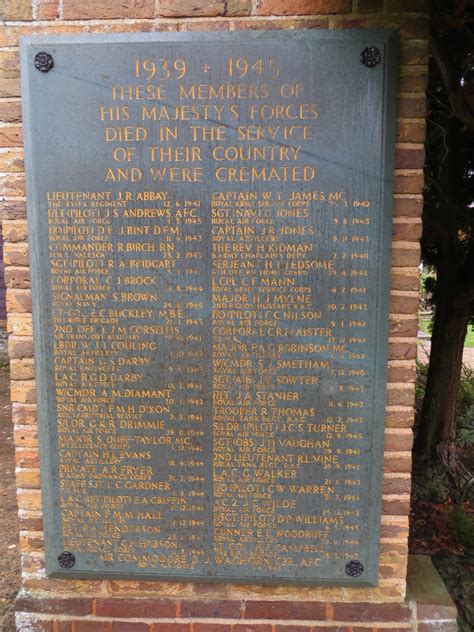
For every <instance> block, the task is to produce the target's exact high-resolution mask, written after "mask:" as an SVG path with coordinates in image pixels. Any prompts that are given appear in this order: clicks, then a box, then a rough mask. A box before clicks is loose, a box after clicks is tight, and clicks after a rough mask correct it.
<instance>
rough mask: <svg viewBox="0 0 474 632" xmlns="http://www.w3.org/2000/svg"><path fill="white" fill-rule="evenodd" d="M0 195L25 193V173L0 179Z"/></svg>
mask: <svg viewBox="0 0 474 632" xmlns="http://www.w3.org/2000/svg"><path fill="white" fill-rule="evenodd" d="M0 195H6V196H9V195H11V196H18V195H25V178H24V176H23V174H21V175H20V174H15V175H12V176H10V175H6V176H3V177H2V179H1V181H0Z"/></svg>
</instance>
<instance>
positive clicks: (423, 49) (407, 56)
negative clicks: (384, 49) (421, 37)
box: [399, 40, 429, 90]
mask: <svg viewBox="0 0 474 632" xmlns="http://www.w3.org/2000/svg"><path fill="white" fill-rule="evenodd" d="M428 60H429V46H428V41H413V40H406V41H402V46H401V51H400V65H401V66H405V65H412V66H426V65H427V64H428ZM399 90H400V88H399Z"/></svg>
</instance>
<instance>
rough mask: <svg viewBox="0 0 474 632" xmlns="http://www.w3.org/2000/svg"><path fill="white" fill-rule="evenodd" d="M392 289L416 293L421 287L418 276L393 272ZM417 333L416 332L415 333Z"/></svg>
mask: <svg viewBox="0 0 474 632" xmlns="http://www.w3.org/2000/svg"><path fill="white" fill-rule="evenodd" d="M390 287H391V288H392V290H408V291H412V292H416V291H417V290H418V288H419V287H420V279H419V277H418V274H408V273H406V272H405V274H404V273H402V272H393V273H392V281H391V285H390ZM415 333H416V332H415Z"/></svg>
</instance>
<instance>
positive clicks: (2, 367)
mask: <svg viewBox="0 0 474 632" xmlns="http://www.w3.org/2000/svg"><path fill="white" fill-rule="evenodd" d="M0 335H1V334H0ZM0 349H1V340H0ZM9 378H10V376H9V372H8V365H7V358H6V354H5V353H2V352H1V350H0V482H1V488H0V497H1V502H0V630H1V631H2V632H14V631H15V617H14V601H15V596H16V593H17V592H18V589H19V587H20V560H19V551H18V524H17V504H16V485H15V450H14V447H13V445H14V444H13V426H12V421H11V407H10V379H9Z"/></svg>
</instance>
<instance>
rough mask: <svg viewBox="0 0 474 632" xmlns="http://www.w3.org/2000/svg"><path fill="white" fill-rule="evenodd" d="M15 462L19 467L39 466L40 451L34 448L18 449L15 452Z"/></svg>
mask: <svg viewBox="0 0 474 632" xmlns="http://www.w3.org/2000/svg"><path fill="white" fill-rule="evenodd" d="M15 462H16V464H17V465H18V467H31V468H37V467H39V452H38V450H33V449H28V450H27V449H18V448H17V450H16V453H15Z"/></svg>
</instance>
